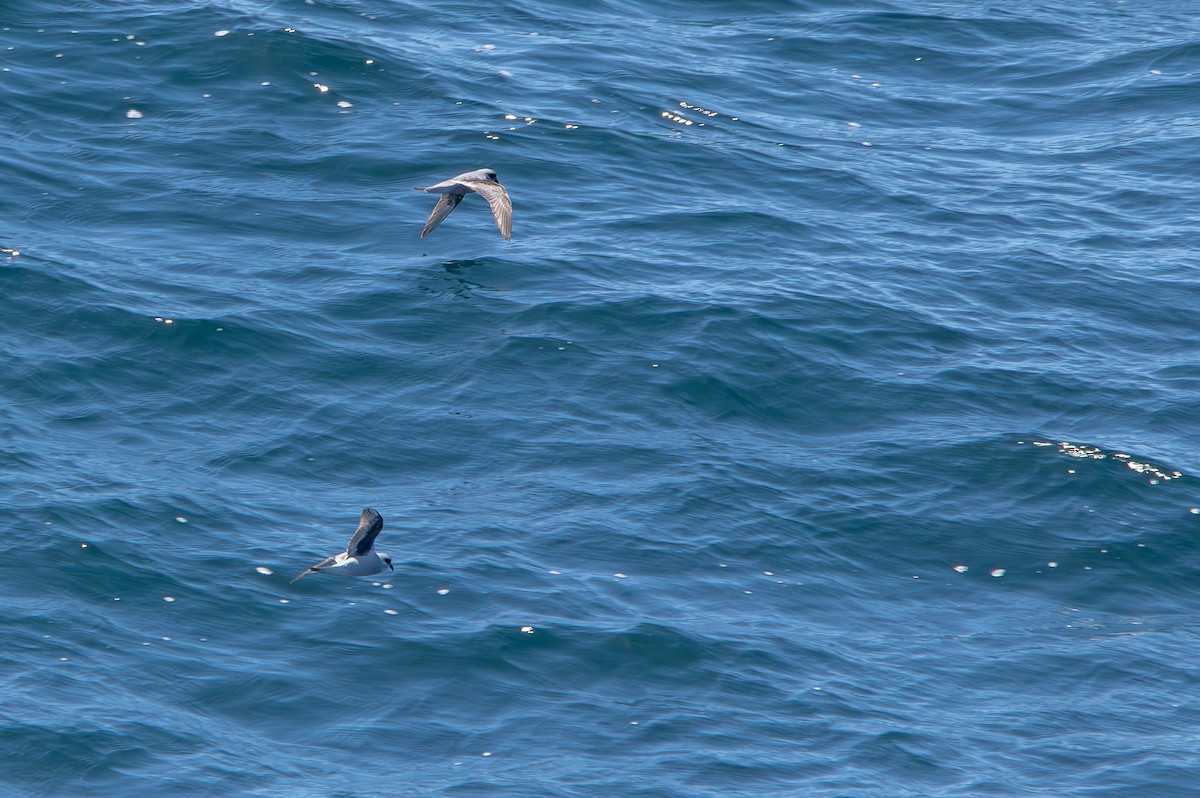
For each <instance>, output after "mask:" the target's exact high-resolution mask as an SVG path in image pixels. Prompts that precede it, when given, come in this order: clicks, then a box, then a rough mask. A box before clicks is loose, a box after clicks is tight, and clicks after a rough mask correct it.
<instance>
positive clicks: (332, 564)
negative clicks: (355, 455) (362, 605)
mask: <svg viewBox="0 0 1200 798" xmlns="http://www.w3.org/2000/svg"><path fill="white" fill-rule="evenodd" d="M382 531H383V516H382V515H380V514H379V513H378V512H376V511H375V510H372V509H371V508H370V507H367V508H366V509H364V510H363V511H362V516H361V517H360V518H359V519H358V529H356V530H354V536H353V537H352V538H350V542H349V543H347V544H346V550H345V551H343V552H340V553H338V554H334V555H332V556H330V557H327V558H326V559H324V560H321V561H320V562H319V563H317V564H316V565H314V566H313V567H312V568H305V569H304V571H303V572H302V573H301V574H300V575H299V576H297V577H296V578H295V579H293V580H292V581H293V582H299V581H300V580H301V579H303V578H304V577H306V576H308V575H309V574H333V575H334V576H370V575H371V574H377V573H379V572H380V571H382V570H383V568H384V566H387V567H388V568H392V558H391V557H389V556H387V555H386V554H384V553H383V552H382V551H375V538H377V537H379V533H380V532H382ZM392 570H393V571H394V570H396V569H395V568H392Z"/></svg>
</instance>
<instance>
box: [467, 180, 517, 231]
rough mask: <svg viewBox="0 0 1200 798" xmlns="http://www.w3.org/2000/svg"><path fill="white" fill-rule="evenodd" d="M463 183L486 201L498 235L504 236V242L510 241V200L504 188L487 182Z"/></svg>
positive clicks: (473, 181)
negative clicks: (498, 231)
mask: <svg viewBox="0 0 1200 798" xmlns="http://www.w3.org/2000/svg"><path fill="white" fill-rule="evenodd" d="M463 183H464V185H468V186H470V187H471V188H473V189H475V191H476V192H478V193H479V196H481V197H483V198H484V199H485V200H487V202H488V205H491V206H492V215H493V216H495V217H496V226H497V227H499V228H500V235H502V236H504V240H505V241H508V240H509V239H511V238H512V200H510V199H509V198H508V192H507V191H505V190H504V186H502V185H500V184H499V183H493V182H491V181H488V180H471V181H466V180H464V181H463Z"/></svg>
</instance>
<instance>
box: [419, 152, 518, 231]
mask: <svg viewBox="0 0 1200 798" xmlns="http://www.w3.org/2000/svg"><path fill="white" fill-rule="evenodd" d="M417 191H424V192H425V193H427V194H440V195H441V196H440V197H438V201H437V205H434V206H433V212H432V213H430V214H429V219H428V221H426V222H425V227H424V229H422V230H421V238H424V237H425V236H427V235H429V234H430V233H431V232H433V229H434V228H435V227H437V226H438V225H439V224H441V223H442V220H443V219H445V218H446V217H447V216H449V215H450V211H452V210H454V209H455V208H457V207H458V203H460V202H462V200H463V197H465V196H467V195H468V194H478V195H479V196H481V197H483V198H484V199H485V200H487V203H488V205H490V206H491V208H492V215H493V216H495V217H496V226H497V227H499V228H500V235H502V236H504V240H505V241H508V240H509V239H511V238H512V200H510V199H509V198H508V192H507V191H505V190H504V186H502V185H500V181H498V180H497V179H496V171H495V170H494V169H476V170H475V171H474V172H463V173H462V174H461V175H457V176H456V177H452V178H450V179H449V180H443V181H442V182H440V183H434V184H433V185H432V186H419V187H417Z"/></svg>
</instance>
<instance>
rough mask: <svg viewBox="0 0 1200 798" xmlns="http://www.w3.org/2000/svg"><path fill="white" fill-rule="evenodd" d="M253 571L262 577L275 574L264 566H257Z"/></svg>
mask: <svg viewBox="0 0 1200 798" xmlns="http://www.w3.org/2000/svg"><path fill="white" fill-rule="evenodd" d="M254 570H256V571H258V572H259V573H260V574H262V575H263V576H270V575H271V574H273V573H275V572H274V571H272V570H271V569H270V568H268V567H267V566H265V565H259V566H257V567H256V568H255V569H254Z"/></svg>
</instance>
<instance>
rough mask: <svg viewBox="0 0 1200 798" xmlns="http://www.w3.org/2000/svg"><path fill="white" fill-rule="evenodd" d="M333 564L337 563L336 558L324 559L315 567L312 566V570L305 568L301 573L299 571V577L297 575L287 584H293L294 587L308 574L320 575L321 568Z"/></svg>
mask: <svg viewBox="0 0 1200 798" xmlns="http://www.w3.org/2000/svg"><path fill="white" fill-rule="evenodd" d="M335 562H337V558H336V557H326V558H325V559H324V560H321V561H320V562H319V563H317V564H316V565H314V566H313V567H312V568H305V569H304V570H303V571H301V572H300V574H299V575H298V576H297V577H296V578H295V579H293V580H292V581H291V582H290V583H289V584H293V585H294V584H296V583H297V582H299V581H300V580H301V579H303V578H304V577H306V576H308V575H309V574H319V573H321V569H322V568H324V567H325V566H327V565H333V564H334V563H335Z"/></svg>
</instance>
